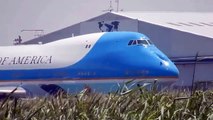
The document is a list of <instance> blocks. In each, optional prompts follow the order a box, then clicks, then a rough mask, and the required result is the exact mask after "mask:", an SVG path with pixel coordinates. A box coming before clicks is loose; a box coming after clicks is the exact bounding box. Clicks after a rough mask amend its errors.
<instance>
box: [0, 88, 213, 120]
mask: <svg viewBox="0 0 213 120" xmlns="http://www.w3.org/2000/svg"><path fill="white" fill-rule="evenodd" d="M0 119H1V120H11V119H16V120H67V119H77V120H78V119H79V120H88V119H98V120H102V119H103V120H105V119H107V120H108V119H110V120H111V119H116V120H117V119H119V120H120V119H123V120H130V119H134V120H135V119H138V120H156V119H158V120H183V119H198V120H212V119H213V91H210V90H209V91H195V92H194V94H193V95H191V96H188V93H187V92H169V91H164V92H157V91H156V90H155V89H154V87H153V89H152V90H149V91H148V90H146V89H145V88H143V87H138V88H134V89H131V90H128V91H119V92H117V93H109V94H100V93H88V92H87V91H86V90H83V91H82V92H81V93H79V94H77V95H66V94H58V95H57V96H49V97H43V98H34V99H32V98H31V99H30V98H29V99H16V98H14V99H9V97H8V98H5V99H4V100H2V101H0Z"/></svg>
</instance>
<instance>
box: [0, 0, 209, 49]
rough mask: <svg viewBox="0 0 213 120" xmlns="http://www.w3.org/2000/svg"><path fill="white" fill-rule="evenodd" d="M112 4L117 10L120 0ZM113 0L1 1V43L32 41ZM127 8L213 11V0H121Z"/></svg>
mask: <svg viewBox="0 0 213 120" xmlns="http://www.w3.org/2000/svg"><path fill="white" fill-rule="evenodd" d="M111 1H112V7H113V9H114V10H116V6H117V4H116V0H111ZM109 3H110V0H0V15H1V16H0V46H5V45H13V40H14V39H15V38H18V36H19V35H21V36H22V39H23V41H27V40H30V39H32V38H34V37H36V36H34V35H35V34H39V33H40V32H34V31H25V32H21V30H24V29H25V30H40V29H41V30H44V33H43V34H47V33H50V32H53V31H56V30H59V29H62V28H65V27H67V26H70V25H73V24H75V23H79V22H81V21H85V20H87V19H90V18H92V17H95V16H98V15H101V14H104V13H105V12H104V11H105V10H107V9H108V8H109ZM119 3H120V4H119V9H122V10H123V11H178V12H213V7H212V5H213V0H120V1H119Z"/></svg>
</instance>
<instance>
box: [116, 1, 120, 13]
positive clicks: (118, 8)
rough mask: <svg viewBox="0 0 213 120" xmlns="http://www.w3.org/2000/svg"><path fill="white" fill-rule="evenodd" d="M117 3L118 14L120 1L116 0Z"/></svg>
mask: <svg viewBox="0 0 213 120" xmlns="http://www.w3.org/2000/svg"><path fill="white" fill-rule="evenodd" d="M115 2H116V3H117V10H116V11H117V12H118V11H119V0H115Z"/></svg>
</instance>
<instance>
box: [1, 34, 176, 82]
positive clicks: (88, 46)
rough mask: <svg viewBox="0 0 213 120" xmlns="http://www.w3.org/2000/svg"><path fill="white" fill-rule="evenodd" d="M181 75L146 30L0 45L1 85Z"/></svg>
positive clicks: (144, 78)
mask: <svg viewBox="0 0 213 120" xmlns="http://www.w3.org/2000/svg"><path fill="white" fill-rule="evenodd" d="M177 76H178V70H177V68H176V67H175V65H174V64H173V63H172V62H171V61H170V60H169V59H168V57H167V56H166V55H164V54H163V53H162V52H161V51H160V50H158V49H157V48H156V47H155V46H154V45H153V44H152V43H151V42H150V40H149V38H147V37H146V36H145V35H143V34H140V33H134V32H110V33H94V34H88V35H82V36H78V37H72V38H66V39H62V40H58V41H55V42H51V43H47V44H43V45H19V46H10V47H9V46H4V47H0V81H1V82H0V84H1V83H22V84H23V85H24V83H25V82H26V83H27V85H29V83H31V82H37V84H39V85H47V84H50V83H54V84H55V83H58V82H59V83H60V81H63V82H64V83H66V84H67V83H72V84H74V83H82V84H84V83H85V84H87V83H89V82H92V83H105V82H106V83H109V82H111V81H115V82H113V83H117V82H118V81H123V80H132V79H134V80H147V79H148V80H154V79H160V78H163V79H165V78H176V77H177ZM66 84H65V85H66ZM74 85H75V84H74Z"/></svg>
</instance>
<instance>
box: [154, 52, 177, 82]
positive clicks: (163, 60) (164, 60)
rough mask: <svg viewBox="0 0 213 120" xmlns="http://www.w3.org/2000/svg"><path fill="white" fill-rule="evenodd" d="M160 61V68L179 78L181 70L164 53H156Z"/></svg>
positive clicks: (164, 72) (167, 73) (167, 74)
mask: <svg viewBox="0 0 213 120" xmlns="http://www.w3.org/2000/svg"><path fill="white" fill-rule="evenodd" d="M155 54H156V56H157V58H158V59H159V62H160V68H161V70H162V72H163V74H165V75H166V76H170V77H174V78H178V76H179V70H178V69H177V67H176V66H175V64H174V63H173V62H172V61H171V60H170V59H169V58H168V57H166V55H164V54H163V53H160V52H159V53H155Z"/></svg>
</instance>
